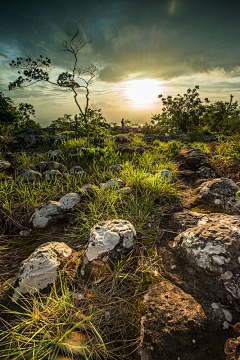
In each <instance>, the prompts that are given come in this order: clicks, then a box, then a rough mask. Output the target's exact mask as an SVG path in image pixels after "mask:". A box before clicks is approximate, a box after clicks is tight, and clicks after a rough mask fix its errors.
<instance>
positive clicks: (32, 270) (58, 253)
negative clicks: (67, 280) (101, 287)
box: [12, 242, 73, 301]
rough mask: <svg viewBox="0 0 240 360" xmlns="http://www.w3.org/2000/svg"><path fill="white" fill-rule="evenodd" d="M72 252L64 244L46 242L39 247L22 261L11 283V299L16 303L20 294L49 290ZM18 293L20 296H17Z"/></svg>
mask: <svg viewBox="0 0 240 360" xmlns="http://www.w3.org/2000/svg"><path fill="white" fill-rule="evenodd" d="M72 253H73V250H72V249H71V248H70V247H69V246H67V245H66V244H65V243H63V242H61V243H59V242H47V243H45V244H43V245H40V246H39V247H38V248H37V249H36V250H35V251H34V252H33V253H32V254H31V255H30V256H29V258H28V259H26V260H25V261H23V263H22V265H21V268H20V271H19V274H18V275H17V277H16V278H15V280H14V282H13V287H14V288H15V291H14V293H13V296H12V298H13V299H14V300H15V301H17V300H18V299H19V297H20V294H26V293H27V292H28V291H29V292H31V293H33V294H34V293H36V292H38V290H39V291H40V292H41V291H42V290H44V289H46V288H49V287H50V286H51V285H52V284H53V283H54V282H56V281H57V279H58V276H59V270H60V269H62V268H63V266H64V265H65V264H66V263H67V261H68V260H69V258H70V256H71V255H72ZM19 293H20V294H19Z"/></svg>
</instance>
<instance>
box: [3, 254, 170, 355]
mask: <svg viewBox="0 0 240 360" xmlns="http://www.w3.org/2000/svg"><path fill="white" fill-rule="evenodd" d="M97 280H98V279H96V281H93V282H88V283H84V282H83V281H81V279H79V278H78V277H76V278H75V279H74V281H75V283H73V284H72V285H71V288H72V290H69V286H70V285H69V283H68V281H66V280H65V279H64V278H63V277H62V276H61V274H60V281H59V282H58V283H57V285H56V284H54V285H53V288H52V291H51V293H50V295H49V296H44V295H42V294H40V293H39V292H38V293H37V294H36V295H32V294H31V293H28V294H27V295H25V296H22V297H21V301H20V302H19V303H18V308H17V310H11V309H8V308H6V307H4V313H5V314H7V315H8V316H11V318H12V320H11V322H9V321H6V320H4V319H2V321H1V322H2V326H1V328H2V331H1V333H0V344H1V349H0V358H2V359H15V360H18V359H19V360H20V359H21V360H22V359H26V360H28V359H32V360H43V359H55V358H56V357H57V355H58V354H62V355H65V356H67V357H70V358H72V357H73V356H74V355H75V356H76V357H77V358H79V356H80V355H81V356H82V357H81V358H83V359H86V360H87V359H99V360H100V359H102V360H104V359H112V360H114V359H124V358H126V357H127V358H129V357H128V356H130V355H131V354H132V353H133V352H135V351H136V348H137V347H138V345H139V341H140V338H139V336H140V319H141V316H142V315H143V313H144V311H145V307H144V304H143V302H142V300H141V299H142V294H143V292H144V291H146V289H147V287H148V286H149V285H150V284H151V283H158V282H161V281H163V280H164V278H163V276H162V269H161V266H160V261H159V259H158V258H157V257H156V255H155V254H150V253H147V252H145V253H142V254H141V255H140V256H138V257H136V256H133V253H132V252H131V253H130V254H129V256H128V257H127V258H126V259H125V260H118V261H117V262H116V263H112V264H111V266H110V267H109V268H108V271H107V272H106V273H105V277H104V278H103V279H102V280H101V282H99V281H97ZM74 284H75V285H74ZM79 295H80V297H81V300H78V297H79Z"/></svg>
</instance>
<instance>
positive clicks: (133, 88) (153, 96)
mask: <svg viewBox="0 0 240 360" xmlns="http://www.w3.org/2000/svg"><path fill="white" fill-rule="evenodd" d="M125 89H126V95H127V98H128V100H130V101H131V103H132V104H133V105H135V106H138V107H140V106H142V107H147V106H149V105H151V104H152V103H154V102H155V101H156V100H157V98H158V95H159V94H160V93H161V90H160V82H159V81H157V80H154V79H142V80H132V81H130V82H128V83H127V84H126V87H125Z"/></svg>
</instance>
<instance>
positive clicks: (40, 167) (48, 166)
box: [31, 161, 67, 173]
mask: <svg viewBox="0 0 240 360" xmlns="http://www.w3.org/2000/svg"><path fill="white" fill-rule="evenodd" d="M31 169H33V170H37V171H39V172H40V173H44V172H46V171H49V170H58V171H60V172H61V173H64V172H65V171H67V167H66V166H65V165H63V164H61V163H58V162H56V161H49V162H47V161H41V162H40V163H38V164H37V165H35V166H32V167H31Z"/></svg>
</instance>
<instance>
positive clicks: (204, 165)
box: [0, 135, 240, 360]
mask: <svg viewBox="0 0 240 360" xmlns="http://www.w3.org/2000/svg"><path fill="white" fill-rule="evenodd" d="M26 136H27V137H28V138H27V139H25V140H19V139H15V140H14V141H15V143H14V144H15V146H18V143H19V141H24V142H25V143H31V144H33V143H34V144H35V145H36V142H38V141H40V142H41V143H42V142H43V140H42V135H37V136H39V138H37V139H35V138H34V139H33V138H31V136H33V135H26ZM54 136H55V138H54V141H56V140H64V139H59V138H56V137H57V136H58V135H52V137H54ZM22 138H23V136H22ZM113 140H114V142H115V144H116V146H117V150H118V151H119V152H120V153H122V154H125V155H126V156H135V155H134V154H137V156H141V155H142V154H143V153H144V152H145V151H147V152H151V151H153V148H152V145H151V141H150V140H149V142H148V143H146V145H145V146H143V145H142V144H140V146H136V145H132V142H133V141H134V137H131V136H130V137H129V136H126V135H118V136H116V137H115V138H113ZM17 141H18V143H17ZM49 141H51V140H49ZM92 142H93V143H95V144H96V147H99V148H101V149H103V148H104V147H105V146H107V145H106V144H105V139H104V138H98V139H93V140H92ZM180 148H182V149H181V150H180V152H179V153H178V155H177V156H176V157H175V158H174V160H173V161H174V169H175V173H174V174H173V172H171V171H170V170H166V169H164V170H160V171H158V172H155V174H151V173H146V175H145V180H144V181H151V182H153V183H155V182H159V181H160V182H166V183H168V184H171V183H172V182H176V184H177V187H178V189H181V190H180V193H181V203H178V204H174V205H173V206H169V207H168V211H165V212H163V213H162V215H161V216H160V215H159V216H155V215H153V216H152V218H151V216H149V217H148V219H147V222H146V227H145V231H146V232H145V233H144V228H143V229H142V231H136V224H134V223H131V222H129V221H128V219H126V218H125V219H114V218H112V219H111V220H107V221H100V222H99V221H98V222H96V224H95V225H94V226H93V227H92V228H91V229H89V240H88V242H87V243H86V245H85V247H84V250H83V251H81V252H79V248H78V247H79V242H78V240H77V236H75V237H74V236H72V237H69V238H68V237H67V236H65V235H66V234H67V233H68V231H69V232H71V231H70V230H69V227H71V226H74V225H75V223H74V221H75V220H74V219H75V218H76V216H77V211H78V210H79V209H80V210H81V211H84V206H83V204H86V203H87V202H89V201H90V200H89V199H90V198H91V197H93V196H96V194H98V193H99V192H106V194H107V192H108V191H109V189H114V194H115V195H116V196H119V194H121V195H120V196H130V195H129V194H131V193H132V192H134V185H133V186H126V184H125V181H123V180H122V179H121V171H122V168H123V166H122V165H121V164H114V165H112V168H111V171H115V177H112V178H111V179H109V180H108V181H105V182H103V183H99V184H85V185H83V186H80V187H79V188H78V190H77V191H76V192H72V191H71V192H68V193H65V194H64V195H63V196H61V197H58V200H56V199H55V198H53V199H52V200H50V201H47V202H46V203H43V204H41V206H37V207H36V208H34V209H32V208H31V211H30V213H29V212H28V211H26V209H25V210H24V209H22V210H21V211H22V213H24V211H25V212H27V216H26V215H24V216H26V219H27V220H24V222H21V220H19V222H18V221H17V220H16V218H15V219H14V221H12V219H11V216H10V215H9V214H8V213H7V212H6V210H5V208H4V206H2V211H1V214H2V215H1V226H2V238H1V245H2V246H3V247H4V246H6V247H7V248H8V249H7V250H4V249H2V258H1V263H0V266H1V268H2V270H1V275H2V280H1V285H2V288H1V291H2V296H1V303H2V304H4V306H5V305H7V306H10V307H11V300H9V296H11V297H12V298H13V299H14V300H15V301H18V300H19V298H20V297H21V294H22V295H24V294H26V293H27V290H26V287H27V288H28V289H30V290H31V292H32V293H33V294H34V293H36V292H37V290H36V287H37V289H38V290H39V291H43V292H44V293H48V292H49V289H50V288H51V286H52V284H53V281H54V282H56V281H57V279H58V277H59V272H58V271H59V269H60V270H65V271H66V269H68V268H69V264H72V267H71V276H72V279H75V282H76V281H83V282H84V281H87V282H88V281H91V280H92V281H96V278H97V279H98V281H99V282H100V283H101V281H103V282H104V281H105V279H106V277H107V276H108V275H107V274H108V268H109V267H110V268H111V266H112V264H116V263H118V262H119V259H121V260H122V259H128V256H129V254H131V256H133V257H136V258H138V257H139V258H141V259H142V258H143V257H144V256H146V254H148V255H149V254H151V252H156V253H157V258H158V259H161V265H160V267H161V274H159V273H158V271H159V268H158V269H157V268H155V267H154V266H155V265H154V264H155V263H154V262H153V263H152V264H151V265H150V267H151V266H152V269H153V271H155V273H154V277H153V278H152V279H153V281H152V283H151V281H148V283H147V287H146V286H145V287H144V291H143V289H141V291H139V292H137V293H136V297H138V298H139V299H141V302H142V309H143V310H142V311H141V314H140V316H139V317H138V319H139V322H138V324H137V327H138V329H139V334H140V338H139V341H138V349H137V350H135V351H134V353H133V354H132V355H128V356H127V358H129V359H136V358H139V359H141V360H159V359H162V360H165V359H166V360H174V359H176V360H188V359H189V360H190V359H194V360H195V359H199V360H205V359H210V360H211V359H212V360H213V359H214V360H216V359H219V360H221V359H228V360H230V359H231V360H234V359H236V360H237V359H239V354H238V345H239V344H240V341H239V339H238V329H239V328H238V326H235V324H236V323H238V321H239V319H240V317H239V311H240V305H239V299H240V267H239V263H240V252H239V249H240V217H239V215H240V198H239V197H238V195H237V193H238V191H239V190H240V188H239V186H238V184H237V183H235V182H234V181H233V180H232V179H235V176H236V173H237V172H238V169H236V171H235V173H234V174H233V175H234V176H233V177H232V178H230V177H223V176H222V170H221V169H220V168H217V167H216V166H214V163H213V161H212V158H211V156H210V155H209V152H208V153H206V152H205V151H202V149H199V147H197V146H191V145H189V144H184V143H182V144H181V146H180ZM51 151H52V152H49V150H48V155H49V156H50V157H52V158H49V160H50V161H41V162H39V163H36V164H35V165H34V166H31V168H29V167H28V168H26V169H23V168H22V169H21V172H18V171H16V169H15V168H14V165H13V163H14V161H13V159H14V156H16V153H17V152H18V151H15V152H11V154H8V157H6V158H5V159H2V160H0V166H1V169H2V173H3V174H5V175H4V176H3V178H4V181H5V180H6V179H7V181H8V182H9V186H12V184H13V181H14V183H26V184H28V183H31V182H33V181H42V179H44V180H46V181H49V183H50V184H51V181H54V179H56V178H57V179H58V180H60V181H63V182H64V181H66V180H67V179H69V178H74V176H76V175H77V174H78V175H82V176H84V173H85V171H84V170H83V168H82V164H81V162H79V165H75V166H72V167H71V168H67V167H66V166H65V165H64V164H62V163H60V162H58V161H56V160H57V159H58V158H57V156H59V155H60V154H61V151H62V150H61V149H55V150H51ZM88 152H89V149H87V148H84V147H78V148H72V149H71V150H70V152H69V156H73V157H75V156H76V155H79V153H80V154H83V155H86V154H87V153H88ZM32 153H34V150H32ZM32 153H31V154H32ZM125 155H124V156H125ZM138 161H139V160H138ZM111 194H112V195H111V196H113V193H111ZM99 211H101V210H99ZM150 215H151V214H150ZM24 219H25V218H24ZM26 221H28V224H29V225H28V226H26V224H27V222H26ZM14 222H15V223H14ZM13 223H14V224H13ZM147 227H148V229H147ZM148 231H151V232H154V233H155V236H154V241H152V242H149V243H148V242H147V241H146V238H147V232H148ZM144 241H145V242H144ZM81 249H82V248H81ZM146 251H147V252H146ZM141 271H142V270H141ZM144 271H145V270H144ZM144 271H143V272H144ZM4 279H5V280H6V279H7V280H9V281H10V282H12V284H13V287H14V289H13V288H10V289H9V287H8V285H7V284H6V283H5V281H4ZM76 279H77V280H76ZM100 280H101V281H100ZM109 281H110V280H109ZM79 291H80V290H79ZM79 294H80V295H81V294H82V293H79ZM80 295H79V297H81V296H80ZM91 301H92V300H91ZM88 306H89V304H88ZM102 306H103V308H104V306H105V305H102ZM104 309H105V308H104ZM123 309H125V307H123ZM114 311H117V310H116V308H114ZM124 311H125V310H124ZM132 311H136V308H134V309H133V310H132ZM106 312H107V314H108V310H105V315H106ZM126 314H127V313H126ZM106 316H108V315H106ZM106 316H105V317H106ZM118 316H120V315H118ZM127 316H128V315H127ZM115 321H116V322H117V321H118V320H117V319H115ZM119 324H122V319H121V320H120V317H119ZM126 336H127V335H126ZM224 347H225V348H224ZM81 356H83V355H81V354H79V358H81ZM56 358H57V357H56ZM100 358H106V354H101V355H100ZM110 358H111V357H110ZM112 358H114V357H112ZM118 358H121V356H120V355H119V354H118Z"/></svg>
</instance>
